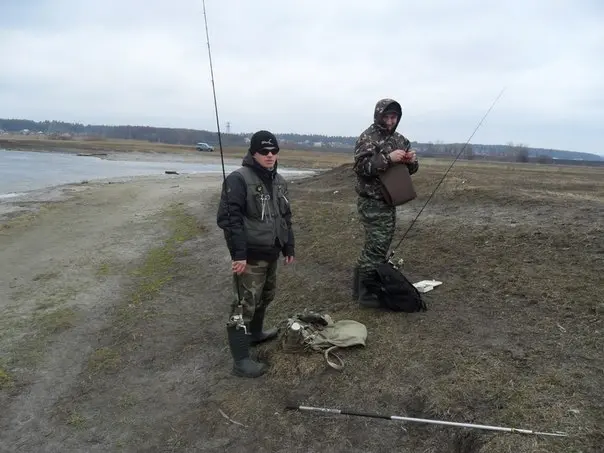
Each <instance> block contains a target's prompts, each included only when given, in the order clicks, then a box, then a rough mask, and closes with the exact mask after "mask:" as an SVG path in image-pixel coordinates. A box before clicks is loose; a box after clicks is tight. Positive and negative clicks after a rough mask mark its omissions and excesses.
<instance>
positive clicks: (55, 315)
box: [0, 175, 221, 451]
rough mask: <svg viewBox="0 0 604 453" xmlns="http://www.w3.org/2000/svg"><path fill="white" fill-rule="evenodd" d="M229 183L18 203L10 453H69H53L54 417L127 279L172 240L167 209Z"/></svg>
mask: <svg viewBox="0 0 604 453" xmlns="http://www.w3.org/2000/svg"><path fill="white" fill-rule="evenodd" d="M220 181H221V175H194V176H177V177H170V176H166V177H160V178H157V177H150V178H136V179H134V180H130V181H127V180H124V181H122V182H114V183H112V184H107V183H92V184H86V185H71V186H64V187H60V188H54V189H52V190H50V191H46V192H45V191H39V192H37V193H33V194H28V196H27V197H25V198H22V199H20V200H19V201H18V203H17V204H18V206H19V208H20V209H21V210H22V211H24V212H20V213H18V215H17V216H14V214H13V215H11V216H8V217H4V218H3V219H2V220H3V222H2V226H3V228H2V229H1V230H0V278H1V281H0V332H2V333H1V334H0V353H1V355H0V372H1V375H2V376H5V377H4V378H3V381H2V385H1V386H0V405H1V406H2V408H3V409H2V411H1V412H0V432H1V434H0V439H1V442H0V445H2V451H59V450H61V448H60V445H61V442H60V441H59V440H58V439H56V440H57V442H55V443H54V447H50V446H51V445H53V443H52V442H50V439H51V438H52V433H53V432H54V430H55V428H54V427H53V426H52V424H51V423H50V421H49V419H48V411H49V410H50V409H51V408H52V406H53V404H55V403H56V401H57V400H58V398H60V397H61V395H63V394H65V393H66V392H68V390H69V389H70V388H71V387H72V386H73V385H74V380H75V379H76V378H77V377H78V376H79V374H80V373H81V372H82V370H83V366H84V365H85V363H86V359H87V357H88V356H89V355H90V354H91V353H92V351H93V349H94V348H95V344H96V342H97V340H98V334H99V331H100V330H101V329H102V328H103V327H105V326H106V321H107V319H106V311H107V310H108V308H109V307H111V306H112V305H113V304H115V303H116V301H119V300H120V298H121V297H122V291H123V285H124V284H127V282H128V280H129V279H130V276H129V275H128V273H127V272H126V271H127V269H128V268H129V267H131V263H133V262H136V261H137V260H139V259H140V257H141V256H142V255H143V254H144V253H145V252H146V251H147V250H148V249H150V248H152V247H154V246H157V245H160V244H161V242H162V241H163V240H164V239H165V238H166V237H167V236H168V235H169V234H170V229H169V228H168V227H167V226H166V224H165V222H163V221H162V220H163V217H162V216H164V212H165V210H166V209H167V207H168V206H170V205H171V204H173V203H178V202H180V201H181V200H182V199H190V200H195V199H196V200H198V201H199V202H200V203H201V202H202V200H204V198H207V195H208V194H213V193H215V192H216V190H217V189H218V188H219V184H220ZM202 220H203V221H205V222H207V223H209V224H211V223H212V221H213V219H202ZM48 436H50V437H48ZM47 442H50V443H47ZM45 445H49V448H48V449H46V450H45V449H44V448H45V447H44V446H45ZM55 448H56V450H55ZM22 449H23V450H22ZM62 451H65V450H62Z"/></svg>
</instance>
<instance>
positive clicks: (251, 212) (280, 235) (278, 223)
mask: <svg viewBox="0 0 604 453" xmlns="http://www.w3.org/2000/svg"><path fill="white" fill-rule="evenodd" d="M235 171H236V172H237V173H239V174H240V175H241V176H243V179H244V180H245V184H246V186H247V196H246V199H247V204H246V215H245V217H244V225H245V231H246V236H247V244H248V246H249V247H251V248H255V249H257V248H271V247H274V246H275V240H276V239H279V243H280V244H281V246H284V245H285V244H286V243H287V240H288V238H289V232H288V228H287V223H286V222H285V218H284V217H283V215H284V214H285V212H286V210H287V208H288V204H289V200H288V199H287V198H286V197H285V194H284V192H285V180H284V179H283V177H282V176H281V175H280V174H278V173H277V174H276V175H275V179H274V180H273V191H272V193H269V190H268V187H267V186H266V185H265V184H264V183H263V182H262V180H261V179H260V177H259V176H258V175H257V174H256V172H254V170H252V169H251V168H250V167H241V168H239V169H237V170H235Z"/></svg>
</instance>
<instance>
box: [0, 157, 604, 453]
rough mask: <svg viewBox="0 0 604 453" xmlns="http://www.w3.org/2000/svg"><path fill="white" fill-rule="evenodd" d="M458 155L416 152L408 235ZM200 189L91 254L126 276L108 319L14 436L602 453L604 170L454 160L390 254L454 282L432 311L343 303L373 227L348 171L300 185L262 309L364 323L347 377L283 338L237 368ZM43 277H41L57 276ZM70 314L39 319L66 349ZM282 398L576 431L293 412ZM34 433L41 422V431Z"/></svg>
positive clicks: (221, 257)
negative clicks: (136, 247) (258, 363)
mask: <svg viewBox="0 0 604 453" xmlns="http://www.w3.org/2000/svg"><path fill="white" fill-rule="evenodd" d="M445 169H446V162H439V161H432V160H428V159H426V160H425V161H423V163H422V167H421V168H420V171H419V173H418V174H417V175H416V176H415V177H414V181H415V184H416V189H417V191H418V193H419V198H418V199H417V200H414V201H413V202H411V203H410V204H409V205H407V206H405V207H402V208H400V211H399V229H398V230H397V236H396V239H395V241H396V240H397V239H398V238H399V237H400V235H401V233H402V231H403V230H404V229H405V228H406V227H407V226H408V225H409V223H410V222H411V220H412V219H413V217H414V216H415V214H416V213H417V212H418V210H419V209H420V208H421V206H422V205H423V203H424V202H425V200H426V199H427V197H428V196H429V194H430V192H431V190H432V189H433V188H434V187H435V185H436V184H437V183H438V181H439V178H440V177H441V176H442V174H443V172H444V171H445ZM194 188H195V183H194V182H191V184H190V190H189V191H186V192H183V193H182V194H181V195H179V197H178V202H179V203H180V204H174V203H171V204H169V205H167V207H166V209H163V210H162V211H161V212H160V213H157V214H154V216H153V217H152V219H153V220H152V222H153V224H154V225H157V228H159V227H160V226H161V231H162V236H161V239H158V240H157V241H155V242H156V243H155V244H153V246H152V247H150V248H148V249H147V250H146V252H145V253H144V254H143V255H142V256H140V257H138V258H136V259H133V260H131V261H128V263H126V264H124V263H122V265H120V266H117V265H116V264H115V263H114V262H113V261H111V260H107V261H102V262H99V263H97V265H96V267H95V273H96V278H97V284H98V285H99V286H102V285H103V284H104V282H105V280H107V279H112V278H114V277H115V276H117V275H119V276H120V278H121V279H122V280H124V283H123V284H121V285H120V290H119V292H118V291H113V293H112V294H113V296H115V297H114V298H113V299H112V302H111V304H108V305H107V306H106V308H105V309H103V310H102V313H101V314H99V315H98V316H99V317H98V319H96V321H95V322H94V323H91V327H90V329H95V328H96V329H98V330H94V332H95V333H94V334H91V335H90V336H91V337H92V338H93V339H90V338H88V340H87V341H88V343H86V344H87V348H89V352H88V353H86V354H85V356H84V359H83V362H82V364H81V368H79V370H80V371H78V372H77V373H76V376H75V378H74V380H73V382H71V383H70V384H69V385H68V386H66V387H65V389H64V390H63V391H62V392H61V393H60V394H59V395H58V396H57V398H56V400H54V401H52V402H51V404H50V406H49V409H48V411H45V412H44V415H43V417H48V419H47V420H46V422H45V423H46V424H45V425H44V426H45V430H40V431H41V433H40V434H39V436H38V437H37V439H39V440H38V441H37V443H36V442H34V441H33V440H31V441H28V442H26V441H20V442H22V443H21V444H20V445H23V446H24V448H25V447H28V448H29V451H53V450H52V446H59V445H60V446H61V448H63V450H64V451H71V450H72V451H89V452H93V451H94V452H96V451H116V452H117V451H127V452H131V451H137V452H142V451H145V452H146V451H149V452H151V451H178V452H193V451H196V452H199V451H233V452H235V451H254V452H269V451H270V452H274V451H283V452H285V451H287V452H293V451H300V452H309V451H334V452H335V451H342V452H344V451H346V452H357V451H358V452H360V451H408V452H434V453H436V452H438V453H445V452H454V453H478V452H480V453H486V452H515V453H516V452H518V453H523V452H575V453H579V452H581V453H595V452H599V451H602V445H604V428H603V427H604V403H603V402H604V358H603V356H602V350H604V341H603V339H602V338H603V337H602V329H603V325H604V321H603V318H602V316H603V313H604V307H603V306H602V302H601V300H602V298H601V294H600V292H601V288H602V287H603V283H604V281H603V277H602V260H603V258H604V255H603V253H604V236H603V234H602V233H603V227H602V224H601V219H602V218H603V214H604V178H603V173H602V170H599V169H587V168H565V167H555V168H552V167H540V166H535V165H519V164H494V163H493V164H484V163H480V164H478V163H472V162H460V163H459V164H458V165H456V166H455V167H454V169H453V170H452V172H451V173H450V175H449V177H448V178H447V179H446V180H445V182H444V183H443V185H441V187H440V189H439V191H438V192H437V193H436V194H435V196H434V198H433V199H432V200H431V202H430V204H429V205H428V206H427V207H426V209H425V210H424V212H423V213H422V215H421V217H420V218H419V219H418V221H417V223H416V224H415V226H414V227H413V229H412V230H411V232H410V233H409V235H408V236H407V238H406V239H405V241H404V242H403V243H402V245H401V247H400V248H399V249H398V251H397V255H396V257H397V258H403V259H404V260H405V273H406V275H408V277H409V278H410V279H411V280H412V281H418V280H421V279H430V278H435V279H437V280H441V281H442V282H443V284H442V285H441V286H439V287H438V288H436V289H435V290H433V291H432V292H430V293H427V295H426V300H427V304H428V308H429V310H428V311H427V312H426V313H417V314H410V315H406V314H393V313H384V312H376V311H371V310H363V309H360V308H359V307H357V306H356V305H355V304H354V302H352V301H351V300H350V277H351V268H352V266H353V265H354V262H355V260H356V257H357V255H358V252H359V250H360V247H361V245H362V241H363V231H362V229H361V227H360V225H359V223H358V218H357V214H356V199H355V196H354V191H353V176H352V171H351V168H350V166H349V165H344V166H340V167H336V168H334V169H332V170H331V171H329V172H326V173H323V174H320V175H318V176H315V177H312V178H308V179H304V180H299V181H296V182H295V183H292V184H291V200H292V203H293V208H294V216H295V218H294V219H295V225H296V235H297V244H298V246H297V264H295V265H294V266H289V267H282V268H281V270H280V276H279V289H278V294H277V299H276V300H275V302H274V304H273V306H272V307H271V308H270V309H269V312H268V320H267V323H268V324H276V323H280V322H281V321H283V320H284V319H286V317H287V316H288V315H289V314H291V313H294V312H298V311H301V310H303V309H305V308H309V309H315V310H322V311H326V312H328V313H329V314H330V315H331V316H332V317H333V318H334V319H335V320H339V319H355V320H357V321H360V322H363V323H364V324H365V325H366V326H367V328H368V332H369V336H368V342H367V346H366V347H365V348H355V349H351V350H346V351H343V352H342V354H341V355H342V357H343V359H344V360H345V368H344V369H343V370H342V371H340V372H338V371H335V370H332V369H330V368H329V367H327V366H326V364H325V362H324V359H323V358H322V356H321V355H320V354H318V353H317V354H309V355H291V354H285V353H284V352H283V351H282V350H281V349H280V347H279V343H278V342H274V343H272V344H269V345H264V346H261V347H258V348H257V353H258V354H259V355H260V356H261V357H263V358H264V359H266V360H267V361H268V362H269V363H270V365H271V369H270V372H269V373H268V374H267V375H266V376H264V377H262V378H260V379H257V380H245V379H240V378H235V377H233V376H231V375H230V374H229V372H230V367H231V360H230V356H229V352H228V349H227V345H226V338H225V331H224V322H225V321H226V317H227V314H228V310H227V305H228V303H229V301H230V292H229V273H228V269H229V260H228V256H227V255H226V253H225V248H224V243H223V241H224V239H223V236H222V234H221V232H220V231H218V230H217V228H216V227H215V226H213V225H215V222H214V215H215V206H216V193H215V192H214V195H213V196H212V197H213V198H212V197H210V198H209V199H206V200H205V201H201V202H200V201H199V194H198V193H197V192H196V191H195V190H194ZM89 203H90V202H89ZM112 203H113V205H115V203H116V202H115V201H114V202H112ZM118 204H119V203H118ZM76 208H77V207H76ZM40 222H42V221H40ZM150 222H151V221H149V222H147V223H145V224H148V223H150ZM127 225H129V224H127ZM128 228H129V229H130V231H129V232H127V231H122V230H123V229H120V230H119V231H120V232H121V233H120V234H121V236H119V237H118V239H119V241H120V242H119V243H123V244H126V243H127V241H128V239H127V238H128V237H131V236H134V235H136V234H137V230H136V228H134V227H133V226H126V227H125V229H128ZM112 231H113V230H112ZM116 231H117V230H116ZM111 234H112V235H113V234H116V235H117V232H115V233H114V232H112V233H111ZM112 237H113V236H112ZM48 272H50V271H48ZM38 275H42V276H41V277H40V278H39V279H38V280H37V282H40V281H42V280H43V279H44V278H49V279H51V278H53V277H52V275H50V274H45V273H43V272H39V273H38ZM44 276H46V277H44ZM98 303H99V304H101V305H102V304H103V303H105V304H107V301H104V300H102V299H99V300H98ZM59 315H60V316H59ZM59 315H57V319H55V320H52V322H50V323H48V322H44V320H41V321H40V323H39V324H36V326H38V330H39V331H40V332H42V334H44V335H47V336H46V337H45V341H46V342H48V341H50V340H53V341H58V342H59V343H58V344H59V345H60V344H61V343H60V338H61V335H63V334H64V333H65V332H69V330H70V329H73V328H74V327H73V326H74V325H76V326H77V325H78V323H79V322H80V321H79V318H78V316H81V314H79V312H78V311H77V310H74V311H73V313H69V312H64V313H60V314H59ZM99 325H102V327H100V326H99ZM48 326H55V327H57V330H56V333H53V329H49V327H48ZM94 326H96V327H94ZM53 335H54V336H53ZM70 347H72V348H74V347H76V345H73V344H72V345H71V346H70ZM55 349H56V348H55ZM80 349H81V346H80ZM49 357H50V355H49ZM25 366H26V365H24V364H22V365H21V367H25ZM19 370H20V368H19V367H15V366H14V365H11V364H5V365H4V366H3V367H2V363H0V392H3V393H4V398H5V399H4V402H5V403H6V402H7V401H8V402H11V401H19V398H22V397H23V395H25V394H26V393H27V391H28V386H29V385H31V383H28V382H23V381H22V380H21V378H20V371H19ZM1 395H2V393H0V396H1ZM289 401H295V402H297V403H300V404H306V405H316V406H324V407H335V408H348V409H352V410H358V411H366V412H382V413H386V414H395V415H408V416H416V417H425V418H439V419H443V420H451V421H459V422H469V423H478V424H489V425H502V426H514V427H520V428H528V429H535V430H542V431H565V432H568V433H570V435H571V437H569V438H564V439H555V438H545V437H537V436H521V435H516V434H501V433H491V432H485V431H474V430H462V429H459V428H447V427H439V426H430V425H419V424H401V423H397V422H392V421H386V420H373V419H363V418H351V417H344V416H339V417H338V416H328V415H317V414H311V413H299V412H288V411H284V405H285V404H286V403H287V402H289ZM6 407H12V408H14V407H15V406H14V405H13V406H6ZM11 410H14V409H10V410H8V411H5V412H4V413H3V416H0V421H2V425H1V426H0V428H3V429H2V432H3V433H4V435H7V434H6V433H19V428H17V427H16V426H19V424H18V423H17V422H14V423H12V422H10V415H11ZM2 417H3V418H2ZM227 417H228V419H227ZM235 422H236V423H235ZM22 429H24V428H22ZM36 432H37V431H36V428H35V426H34V427H30V428H28V435H29V436H33V437H35V436H34V434H32V433H36ZM19 438H20V437H19ZM10 439H12V440H13V441H15V440H14V439H17V436H16V434H15V435H14V436H13V437H10ZM15 442H16V441H15ZM70 449H71V450H70ZM7 451H10V450H7Z"/></svg>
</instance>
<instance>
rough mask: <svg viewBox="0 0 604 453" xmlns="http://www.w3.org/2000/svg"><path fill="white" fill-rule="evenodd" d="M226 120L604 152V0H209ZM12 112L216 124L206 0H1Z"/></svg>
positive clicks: (237, 128) (1, 44) (7, 105)
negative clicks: (385, 100) (392, 105)
mask: <svg viewBox="0 0 604 453" xmlns="http://www.w3.org/2000/svg"><path fill="white" fill-rule="evenodd" d="M206 11H207V14H208V25H209V31H210V44H211V48H212V58H213V64H214V75H215V83H216V90H217V98H218V107H219V115H220V123H221V128H222V130H223V132H224V131H225V124H226V122H227V121H230V123H231V131H232V132H250V131H254V130H257V129H269V130H272V131H274V132H276V133H284V132H298V133H317V134H328V135H353V136H356V135H358V134H359V133H360V132H361V131H362V130H363V129H364V128H365V127H367V126H368V125H369V124H370V122H371V121H372V115H373V108H374V105H375V102H376V101H377V100H378V99H380V98H382V97H391V98H394V99H396V100H398V101H399V102H400V103H401V104H402V106H403V115H404V116H403V119H402V121H401V125H400V127H399V131H400V132H401V133H403V134H404V135H406V136H407V137H408V138H409V139H411V140H417V141H422V142H426V141H437V140H441V141H445V142H465V140H467V138H468V137H469V136H470V134H471V133H472V131H473V130H474V128H475V127H476V125H477V124H478V122H479V121H480V119H481V117H482V116H483V114H484V113H485V112H486V110H487V109H488V107H489V106H490V104H491V103H492V101H493V100H494V99H495V98H496V96H497V95H498V93H499V92H500V91H501V89H502V88H503V87H504V86H505V87H507V88H506V91H505V92H504V94H503V96H502V97H501V99H500V100H499V102H498V103H497V105H496V106H495V107H494V109H493V110H492V111H491V113H490V114H489V116H488V117H487V119H486V120H485V122H484V123H483V125H482V127H481V128H480V129H479V131H478V132H477V133H476V135H475V136H474V138H473V139H472V143H490V144H497V143H507V142H510V141H513V142H516V143H518V142H521V143H525V144H527V145H529V146H533V147H546V148H556V149H568V150H574V151H586V152H595V153H599V154H604V145H603V143H604V132H603V131H604V1H602V0H569V1H564V0H507V1H505V2H501V1H494V0H457V1H450V0H422V1H419V0H414V1H410V0H366V1H356V0H321V1H318V0H304V1H293V0H289V1H288V0H275V1H269V0H254V1H251V0H206ZM0 62H1V63H2V69H1V70H0V117H4V118H7V117H9V118H27V119H34V120H44V119H57V120H64V121H78V122H83V123H94V124H99V123H100V124H137V125H153V126H168V127H190V128H196V129H209V130H216V119H215V116H214V115H215V113H214V104H213V98H212V84H211V79H210V70H209V60H208V49H207V43H206V35H205V28H204V17H203V8H202V1H201V0H170V1H166V0H119V1H118V0H95V1H89V0H1V1H0Z"/></svg>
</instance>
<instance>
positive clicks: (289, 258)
mask: <svg viewBox="0 0 604 453" xmlns="http://www.w3.org/2000/svg"><path fill="white" fill-rule="evenodd" d="M283 262H284V263H285V264H286V265H287V264H291V263H293V262H294V257H293V256H286V257H285V260H283Z"/></svg>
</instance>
